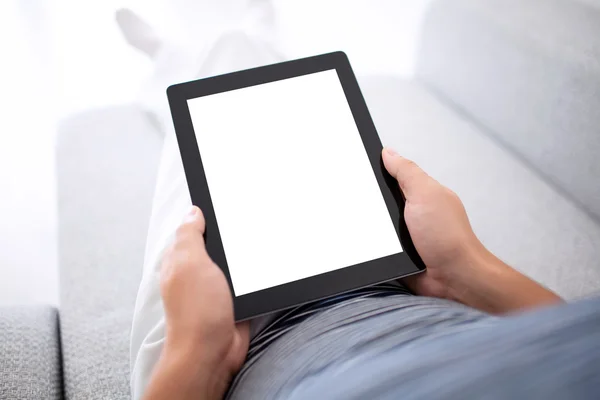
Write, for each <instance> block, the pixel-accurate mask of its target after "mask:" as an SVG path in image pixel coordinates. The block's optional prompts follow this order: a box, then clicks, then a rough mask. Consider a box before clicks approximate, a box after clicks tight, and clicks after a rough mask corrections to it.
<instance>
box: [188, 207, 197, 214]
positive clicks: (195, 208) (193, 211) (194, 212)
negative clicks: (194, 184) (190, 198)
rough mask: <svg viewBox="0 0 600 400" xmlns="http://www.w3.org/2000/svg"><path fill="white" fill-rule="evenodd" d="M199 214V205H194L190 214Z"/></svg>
mask: <svg viewBox="0 0 600 400" xmlns="http://www.w3.org/2000/svg"><path fill="white" fill-rule="evenodd" d="M197 214H198V207H196V206H192V208H191V209H190V212H189V215H190V216H192V217H195V216H196V215H197Z"/></svg>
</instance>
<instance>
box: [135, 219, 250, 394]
mask: <svg viewBox="0 0 600 400" xmlns="http://www.w3.org/2000/svg"><path fill="white" fill-rule="evenodd" d="M204 227H205V223H204V217H203V215H202V212H201V211H200V209H198V208H197V207H193V208H192V210H191V211H190V213H189V215H188V216H187V217H186V220H185V221H184V222H183V224H182V225H181V226H180V227H179V229H178V230H177V233H176V235H175V241H174V243H173V245H172V246H171V248H170V249H169V250H168V251H167V252H166V253H165V255H164V258H163V262H162V267H161V285H160V289H161V295H162V298H163V304H164V309H165V322H166V335H165V344H164V347H163V351H162V354H161V358H160V360H159V362H158V364H157V366H156V367H155V370H154V372H153V376H152V380H151V382H150V385H149V387H148V389H147V390H146V393H145V397H144V398H145V399H163V398H177V399H187V398H188V397H189V398H194V399H207V398H221V397H222V396H223V394H224V393H225V391H226V390H227V387H228V385H229V382H230V380H231V378H232V377H233V375H234V374H235V373H236V372H237V371H238V370H239V369H240V367H241V365H242V363H243V362H244V359H245V357H246V353H247V351H248V342H249V331H248V324H247V323H244V324H238V325H236V324H235V321H234V316H233V302H232V298H231V293H230V290H229V286H228V284H227V280H226V279H225V275H224V274H223V272H222V271H221V269H219V267H218V266H217V265H216V264H215V263H214V262H213V261H212V260H211V259H210V257H209V256H208V253H207V252H206V248H205V246H204V238H203V234H204Z"/></svg>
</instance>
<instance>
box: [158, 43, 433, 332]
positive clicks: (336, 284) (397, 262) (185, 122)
mask: <svg viewBox="0 0 600 400" xmlns="http://www.w3.org/2000/svg"><path fill="white" fill-rule="evenodd" d="M332 69H335V70H336V71H337V75H338V77H339V80H340V82H341V85H342V87H343V90H344V93H345V95H346V99H347V100H348V104H349V106H350V109H351V111H352V115H353V117H354V121H355V122H356V126H357V127H358V131H359V133H360V136H361V138H362V141H363V144H364V146H365V149H366V151H367V154H368V157H369V160H370V162H371V166H372V167H373V171H374V173H375V177H376V178H377V183H378V184H379V187H380V189H381V193H382V195H383V198H384V200H385V204H386V206H387V208H388V210H389V213H390V216H391V218H392V221H393V223H394V227H395V229H396V232H397V233H398V237H399V239H400V242H401V245H402V248H403V250H404V252H402V253H398V254H393V255H390V256H387V257H383V258H379V259H376V260H372V261H367V262H364V263H360V264H357V265H352V266H348V267H346V268H342V269H338V270H334V271H331V272H327V273H324V274H320V275H315V276H311V277H308V278H305V279H301V280H298V281H294V282H290V283H286V284H283V285H279V286H275V287H271V288H268V289H264V290H260V291H257V292H252V293H248V294H245V295H242V296H235V291H234V290H233V285H232V282H231V276H230V274H229V268H228V265H227V258H226V257H225V250H224V248H223V244H222V241H221V235H220V233H219V226H218V223H217V218H216V215H215V211H214V208H213V204H212V199H211V197H210V191H209V187H208V183H207V180H206V176H205V174H204V168H203V166H202V160H201V157H200V151H199V149H198V143H197V141H196V137H195V133H194V128H193V125H192V119H191V117H190V113H189V109H188V105H187V100H189V99H193V98H197V97H202V96H208V95H211V94H216V93H221V92H226V91H230V90H235V89H241V88H245V87H248V86H254V85H260V84H263V83H268V82H274V81H278V80H282V79H288V78H294V77H297V76H302V75H307V74H312V73H316V72H322V71H326V70H332ZM167 96H168V98H169V106H170V108H171V115H172V118H173V124H174V127H175V132H176V135H177V141H178V143H179V150H180V153H181V158H182V161H183V167H184V170H185V175H186V179H187V183H188V187H189V190H190V196H191V199H192V203H193V204H195V205H197V206H198V207H200V208H201V209H202V211H203V213H204V217H205V219H206V233H205V240H206V248H207V251H208V254H209V255H210V256H211V257H212V259H213V260H214V262H215V263H216V264H217V265H218V266H219V267H220V268H221V269H222V270H223V272H224V274H225V276H226V278H227V281H228V282H229V288H230V290H231V292H232V296H233V303H234V310H235V319H236V321H241V320H245V319H249V318H252V317H256V316H259V315H262V314H266V313H269V312H272V311H276V310H281V309H285V308H288V307H291V306H295V305H299V304H302V303H306V302H309V301H313V300H318V299H321V298H325V297H328V296H331V295H335V294H337V293H342V292H345V291H348V290H352V289H355V288H360V287H364V286H368V285H372V284H376V283H380V282H384V281H388V280H392V279H395V278H401V277H403V276H408V275H412V274H415V273H418V272H421V271H423V270H424V269H425V265H424V264H423V261H422V260H421V258H420V257H419V255H418V254H417V252H416V250H415V247H414V245H413V243H412V240H411V238H410V236H409V233H408V229H407V228H406V224H405V222H404V199H403V197H402V194H401V193H400V190H399V188H398V184H397V182H396V181H395V180H394V179H393V178H392V177H391V176H390V175H389V174H388V173H387V171H386V170H385V168H384V167H383V163H382V160H381V150H382V144H381V141H380V139H379V135H378V134H377V130H376V129H375V125H374V123H373V120H372V119H371V115H370V114H369V110H368V108H367V105H366V103H365V100H364V98H363V96H362V93H361V91H360V88H359V86H358V82H357V80H356V77H355V76H354V72H353V71H352V68H351V67H350V62H349V61H348V58H347V56H346V54H345V53H343V52H335V53H329V54H323V55H319V56H314V57H309V58H303V59H299V60H293V61H287V62H282V63H278V64H272V65H267V66H263V67H258V68H253V69H248V70H243V71H237V72H233V73H229V74H225V75H219V76H214V77H210V78H206V79H199V80H196V81H191V82H186V83H180V84H176V85H173V86H170V87H169V88H168V89H167Z"/></svg>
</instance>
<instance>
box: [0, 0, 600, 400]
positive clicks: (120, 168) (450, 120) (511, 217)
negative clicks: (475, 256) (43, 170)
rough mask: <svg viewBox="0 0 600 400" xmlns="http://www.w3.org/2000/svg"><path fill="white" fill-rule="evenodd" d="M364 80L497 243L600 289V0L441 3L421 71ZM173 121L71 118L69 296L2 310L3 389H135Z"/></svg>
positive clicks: (524, 266)
mask: <svg viewBox="0 0 600 400" xmlns="http://www.w3.org/2000/svg"><path fill="white" fill-rule="evenodd" d="M386 51H393V50H390V49H387V50H386ZM350 61H352V59H351V60H350ZM359 81H360V85H361V89H362V90H363V94H364V95H365V98H366V101H367V104H368V106H369V109H370V111H371V113H372V116H373V119H374V121H375V125H376V126H377V129H378V131H379V134H380V136H381V138H382V141H383V142H384V144H386V145H389V146H392V147H394V148H395V149H396V150H397V151H399V152H400V153H401V154H403V155H405V156H406V157H409V158H412V159H414V160H415V161H416V162H417V163H418V164H419V165H420V166H421V167H423V168H424V169H425V170H426V171H427V172H429V173H430V174H431V175H432V176H433V177H435V178H436V179H438V180H439V181H441V182H442V183H443V184H445V185H447V186H449V187H450V188H452V189H453V190H454V191H456V192H457V193H458V194H459V196H460V197H461V198H462V199H463V202H464V203H465V207H466V209H467V212H468V214H469V217H470V219H471V222H472V225H473V228H474V230H475V231H476V233H477V235H478V236H479V237H480V239H481V240H482V241H483V243H484V244H485V245H486V246H487V247H488V248H489V249H490V250H491V251H493V252H494V253H495V254H497V255H498V256H499V257H500V258H502V259H503V260H504V261H506V262H507V263H508V264H510V265H512V266H514V267H515V268H517V269H519V270H520V271H522V272H523V273H525V274H527V275H529V276H531V277H532V278H534V279H536V280H537V281H539V282H541V283H542V284H544V285H546V286H548V287H550V288H551V289H553V290H555V291H556V292H558V293H559V294H560V295H562V296H563V297H564V298H565V299H567V300H576V299H579V298H583V297H588V296H593V295H594V294H596V293H598V291H599V290H600V261H599V260H600V159H599V158H597V154H600V112H599V111H598V110H600V2H599V1H598V0H585V1H583V0H581V1H574V0H529V1H523V0H455V1H452V2H449V1H444V0H437V1H433V2H432V3H431V4H430V7H429V8H428V11H427V14H426V16H425V20H424V22H423V27H422V31H421V35H420V39H419V45H418V57H417V64H416V66H415V74H414V78H412V79H405V78H401V77H399V76H394V75H389V76H381V75H380V76H359ZM164 131H165V129H163V128H162V126H161V123H160V121H157V120H156V118H155V117H154V116H153V115H152V114H149V113H148V112H147V111H146V110H145V109H143V108H142V107H140V106H139V105H134V104H131V105H125V106H115V107H109V108H105V109H101V110H91V111H89V112H86V113H81V114H79V115H76V116H73V117H71V118H69V119H67V120H65V121H63V123H62V124H61V126H60V128H59V140H58V144H57V171H58V182H57V185H58V206H59V210H58V212H59V266H60V306H59V307H58V308H56V307H51V306H31V307H5V308H1V309H0V399H30V398H35V399H63V398H64V399H96V398H97V399H107V398H109V399H125V398H129V397H130V394H129V332H130V327H131V318H132V313H133V307H134V302H135V297H136V290H137V287H138V284H139V280H140V275H141V270H142V265H143V254H144V247H145V240H146V231H147V227H148V223H149V218H150V213H151V208H152V196H153V191H154V184H155V180H156V174H157V171H158V169H159V168H160V165H159V164H160V163H159V158H160V152H161V147H162V143H163V139H164Z"/></svg>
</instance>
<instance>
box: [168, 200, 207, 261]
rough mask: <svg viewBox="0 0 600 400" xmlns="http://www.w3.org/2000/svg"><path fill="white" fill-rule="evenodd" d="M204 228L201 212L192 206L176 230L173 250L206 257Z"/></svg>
mask: <svg viewBox="0 0 600 400" xmlns="http://www.w3.org/2000/svg"><path fill="white" fill-rule="evenodd" d="M205 226H206V222H205V220H204V215H203V214H202V211H201V210H200V209H199V208H198V207H196V206H193V207H192V208H191V209H190V211H189V212H188V214H186V216H185V218H184V220H183V223H182V224H181V225H180V226H179V228H177V231H176V233H175V241H174V245H173V247H174V250H180V251H183V252H184V253H188V254H189V253H192V254H198V255H200V256H202V257H206V256H207V253H206V247H205V243H204V236H203V235H204V230H205Z"/></svg>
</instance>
